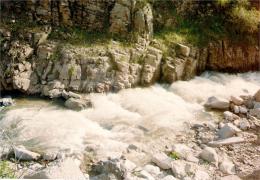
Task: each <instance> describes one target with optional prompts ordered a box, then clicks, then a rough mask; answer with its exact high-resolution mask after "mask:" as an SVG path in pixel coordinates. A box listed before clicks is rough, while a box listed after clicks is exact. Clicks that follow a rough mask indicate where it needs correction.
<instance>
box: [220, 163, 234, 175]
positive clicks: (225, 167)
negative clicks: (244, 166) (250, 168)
mask: <svg viewBox="0 0 260 180" xmlns="http://www.w3.org/2000/svg"><path fill="white" fill-rule="evenodd" d="M219 169H220V170H221V171H222V172H223V173H225V174H236V170H235V165H234V164H233V162H231V161H229V160H224V161H223V162H221V163H220V166H219Z"/></svg>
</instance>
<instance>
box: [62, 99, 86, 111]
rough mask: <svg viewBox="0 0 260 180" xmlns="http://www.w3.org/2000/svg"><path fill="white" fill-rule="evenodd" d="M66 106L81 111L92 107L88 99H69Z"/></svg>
mask: <svg viewBox="0 0 260 180" xmlns="http://www.w3.org/2000/svg"><path fill="white" fill-rule="evenodd" d="M65 106H66V107H67V108H69V109H72V110H76V111H80V110H83V109H86V108H88V107H90V106H91V102H90V100H88V99H75V98H69V99H68V100H67V101H66V102H65Z"/></svg>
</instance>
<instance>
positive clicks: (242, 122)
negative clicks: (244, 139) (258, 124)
mask: <svg viewBox="0 0 260 180" xmlns="http://www.w3.org/2000/svg"><path fill="white" fill-rule="evenodd" d="M239 128H240V129H242V130H247V129H249V128H250V123H249V122H248V120H247V119H246V118H243V119H241V120H240V121H239Z"/></svg>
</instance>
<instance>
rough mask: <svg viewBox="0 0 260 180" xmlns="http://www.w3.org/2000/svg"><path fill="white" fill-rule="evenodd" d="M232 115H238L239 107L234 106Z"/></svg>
mask: <svg viewBox="0 0 260 180" xmlns="http://www.w3.org/2000/svg"><path fill="white" fill-rule="evenodd" d="M233 110H234V113H236V114H238V113H239V106H234V109H233Z"/></svg>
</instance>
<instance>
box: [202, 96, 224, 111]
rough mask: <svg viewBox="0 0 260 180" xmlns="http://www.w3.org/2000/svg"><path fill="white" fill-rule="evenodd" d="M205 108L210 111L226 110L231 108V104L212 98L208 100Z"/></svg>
mask: <svg viewBox="0 0 260 180" xmlns="http://www.w3.org/2000/svg"><path fill="white" fill-rule="evenodd" d="M204 106H205V107H207V108H210V109H219V110H225V109H228V108H229V102H228V101H227V100H225V99H221V98H217V97H215V96H212V97H209V98H208V100H207V102H206V103H205V105H204Z"/></svg>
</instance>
